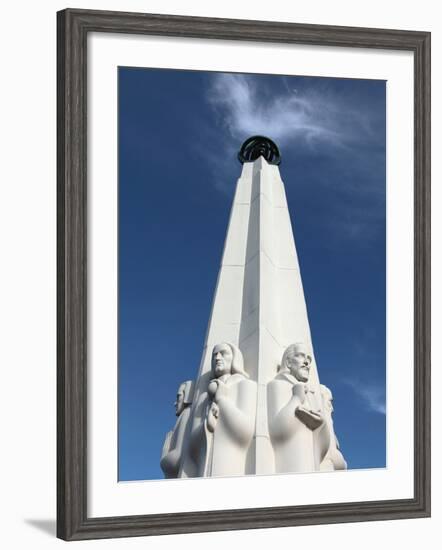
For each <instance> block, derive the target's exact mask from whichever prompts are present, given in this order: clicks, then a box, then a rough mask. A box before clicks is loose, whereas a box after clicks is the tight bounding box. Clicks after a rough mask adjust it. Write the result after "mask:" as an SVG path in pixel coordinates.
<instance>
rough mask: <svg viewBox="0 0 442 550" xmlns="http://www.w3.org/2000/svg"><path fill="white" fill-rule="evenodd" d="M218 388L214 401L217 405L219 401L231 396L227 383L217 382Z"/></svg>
mask: <svg viewBox="0 0 442 550" xmlns="http://www.w3.org/2000/svg"><path fill="white" fill-rule="evenodd" d="M217 382H218V387H217V390H216V393H215V397H214V401H215V403H219V400H220V399H222V398H224V397H228V395H229V388H228V386H227V384H226V383H225V382H222V381H221V380H217Z"/></svg>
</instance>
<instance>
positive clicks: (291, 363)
mask: <svg viewBox="0 0 442 550" xmlns="http://www.w3.org/2000/svg"><path fill="white" fill-rule="evenodd" d="M311 363H312V358H311V355H310V354H309V353H308V351H307V348H305V347H304V346H300V345H299V346H296V347H295V348H294V349H293V350H292V353H290V354H289V355H288V357H287V368H288V369H289V371H290V374H292V375H293V376H294V377H295V378H296V380H299V381H300V382H307V381H308V379H309V376H310V367H311Z"/></svg>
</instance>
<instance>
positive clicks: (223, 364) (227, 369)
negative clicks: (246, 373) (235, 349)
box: [212, 344, 233, 378]
mask: <svg viewBox="0 0 442 550" xmlns="http://www.w3.org/2000/svg"><path fill="white" fill-rule="evenodd" d="M232 361H233V353H232V350H231V349H230V346H228V345H227V344H218V345H216V346H215V347H214V348H213V352H212V371H213V373H214V375H215V377H216V378H219V377H220V376H223V374H230V373H231V371H232Z"/></svg>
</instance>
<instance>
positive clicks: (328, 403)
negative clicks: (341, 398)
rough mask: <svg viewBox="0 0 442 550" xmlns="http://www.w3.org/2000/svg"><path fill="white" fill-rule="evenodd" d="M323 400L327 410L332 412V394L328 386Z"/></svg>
mask: <svg viewBox="0 0 442 550" xmlns="http://www.w3.org/2000/svg"><path fill="white" fill-rule="evenodd" d="M324 402H325V406H326V408H327V410H328V411H330V412H333V394H332V392H331V391H330V390H329V389H328V388H327V390H326V391H325V392H324Z"/></svg>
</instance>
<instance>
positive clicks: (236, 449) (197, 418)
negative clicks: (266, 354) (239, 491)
mask: <svg viewBox="0 0 442 550" xmlns="http://www.w3.org/2000/svg"><path fill="white" fill-rule="evenodd" d="M211 374H212V376H213V378H212V379H211V380H210V381H209V383H208V386H207V389H206V391H204V392H203V393H202V394H201V395H200V397H199V399H198V402H197V404H196V408H195V413H194V417H193V423H192V430H191V433H190V449H189V451H190V457H191V459H192V462H193V466H194V468H193V472H189V471H188V472H187V475H188V476H189V477H194V476H199V477H202V476H206V477H207V476H230V475H243V474H244V473H245V471H246V459H247V452H248V449H249V446H250V443H251V441H252V438H253V434H254V430H255V417H256V393H257V384H256V382H253V381H252V380H250V379H249V377H248V374H247V373H246V372H245V370H244V365H243V358H242V354H241V351H240V350H239V349H238V348H237V347H236V346H234V345H233V344H230V343H226V342H223V343H221V344H217V345H216V346H215V347H214V348H213V352H212V372H211Z"/></svg>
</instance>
